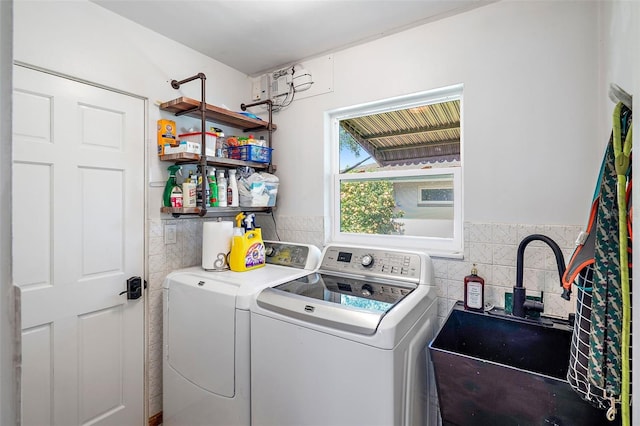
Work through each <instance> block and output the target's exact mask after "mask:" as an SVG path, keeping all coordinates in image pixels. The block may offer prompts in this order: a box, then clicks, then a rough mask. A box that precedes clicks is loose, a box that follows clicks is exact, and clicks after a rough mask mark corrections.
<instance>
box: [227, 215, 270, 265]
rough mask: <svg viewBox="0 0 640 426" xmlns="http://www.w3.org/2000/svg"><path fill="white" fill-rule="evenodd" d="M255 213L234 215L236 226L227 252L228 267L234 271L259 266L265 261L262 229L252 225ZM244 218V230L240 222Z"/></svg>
mask: <svg viewBox="0 0 640 426" xmlns="http://www.w3.org/2000/svg"><path fill="white" fill-rule="evenodd" d="M254 218H255V215H254V214H253V213H252V214H250V215H246V216H245V215H244V213H239V214H238V215H237V216H236V228H235V229H234V231H233V239H232V240H231V252H230V253H229V269H231V270H232V271H235V272H244V271H250V270H252V269H256V268H260V267H262V266H264V265H265V263H266V255H265V250H264V243H263V242H262V231H261V230H260V228H255V227H254V225H253V221H254ZM243 219H244V230H243V228H242V222H243Z"/></svg>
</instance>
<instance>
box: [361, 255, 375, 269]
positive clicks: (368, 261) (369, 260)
mask: <svg viewBox="0 0 640 426" xmlns="http://www.w3.org/2000/svg"><path fill="white" fill-rule="evenodd" d="M360 264H361V265H362V266H364V267H365V268H370V267H372V266H373V256H372V255H370V254H365V255H364V256H362V260H361V261H360Z"/></svg>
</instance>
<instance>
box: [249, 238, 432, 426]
mask: <svg viewBox="0 0 640 426" xmlns="http://www.w3.org/2000/svg"><path fill="white" fill-rule="evenodd" d="M322 256H323V257H322V263H321V266H320V267H319V269H318V270H317V271H315V272H313V273H310V274H307V275H305V276H303V277H299V278H296V279H293V280H290V281H289V282H286V283H283V284H280V285H277V286H272V287H270V288H266V289H264V290H262V291H261V292H260V293H258V294H257V296H256V297H255V298H254V300H253V301H252V303H251V309H250V310H251V393H252V398H251V416H252V424H253V425H257V426H268V425H273V426H276V425H277V426H304V425H309V426H321V425H322V426H338V425H345V426H347V425H348V426H354V425H363V426H364V425H366V426H373V425H381V426H391V425H393V426H400V425H403V426H417V425H425V424H428V423H429V417H430V416H429V412H428V411H429V405H430V398H429V382H430V381H432V379H431V378H429V377H428V376H429V375H430V371H431V369H430V366H429V361H428V356H429V355H428V351H427V343H428V341H429V340H430V339H431V338H432V337H433V335H434V333H435V332H436V330H437V302H436V290H435V287H434V283H433V267H432V263H431V259H430V258H429V257H428V256H427V255H425V254H424V253H419V252H408V251H400V250H387V249H385V250H382V249H379V248H373V247H354V246H337V245H330V246H328V247H326V248H325V250H324V252H323V255H322ZM431 414H432V416H431V418H433V419H435V418H436V416H435V413H431Z"/></svg>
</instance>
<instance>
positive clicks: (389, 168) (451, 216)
mask: <svg viewBox="0 0 640 426" xmlns="http://www.w3.org/2000/svg"><path fill="white" fill-rule="evenodd" d="M461 100H462V86H461V85H458V86H453V87H448V88H444V89H438V90H433V91H429V92H423V93H419V94H414V95H409V96H403V97H399V98H395V99H390V100H386V101H381V102H376V103H372V104H367V105H360V106H356V107H351V108H344V109H341V110H336V111H332V112H330V113H328V114H327V123H328V125H329V128H330V129H331V131H330V138H331V143H330V144H329V145H330V150H331V158H332V162H331V164H332V167H331V173H330V177H329V179H330V181H331V184H330V196H329V204H331V206H330V207H328V209H329V210H330V211H328V213H329V217H330V220H331V236H330V238H331V240H332V241H335V242H345V243H359V244H374V245H381V244H382V245H388V246H395V247H404V248H421V249H426V250H429V251H431V252H438V253H439V254H444V253H448V254H454V253H455V254H459V253H461V251H462V177H461V169H462V167H461V164H462V162H461V155H460V152H461V149H460V146H461Z"/></svg>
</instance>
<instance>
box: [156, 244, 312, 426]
mask: <svg viewBox="0 0 640 426" xmlns="http://www.w3.org/2000/svg"><path fill="white" fill-rule="evenodd" d="M265 247H266V253H267V264H266V265H265V266H264V267H262V268H259V269H254V270H251V271H247V272H232V271H222V272H207V271H204V270H203V269H202V268H201V267H199V266H198V267H192V268H187V269H182V270H178V271H175V272H172V273H171V274H169V275H168V276H167V278H166V279H165V281H164V284H163V293H164V294H163V302H164V306H163V314H164V318H163V319H164V322H163V338H164V340H163V424H164V425H167V426H171V425H175V426H178V425H179V426H187V425H188V426H199V425H208V426H211V425H220V426H223V425H224V426H232V425H244V426H248V425H249V424H250V423H251V416H250V408H251V403H250V396H251V386H250V315H249V303H250V299H251V298H252V297H253V296H254V294H255V293H257V292H259V291H260V290H261V289H263V288H265V287H268V286H274V285H277V284H281V283H283V282H287V281H290V280H292V279H295V278H298V277H300V276H304V275H306V274H308V273H309V272H310V270H313V269H315V268H316V267H317V265H318V262H319V259H320V250H318V248H316V247H314V246H308V245H301V244H292V243H280V242H272V241H265Z"/></svg>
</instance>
